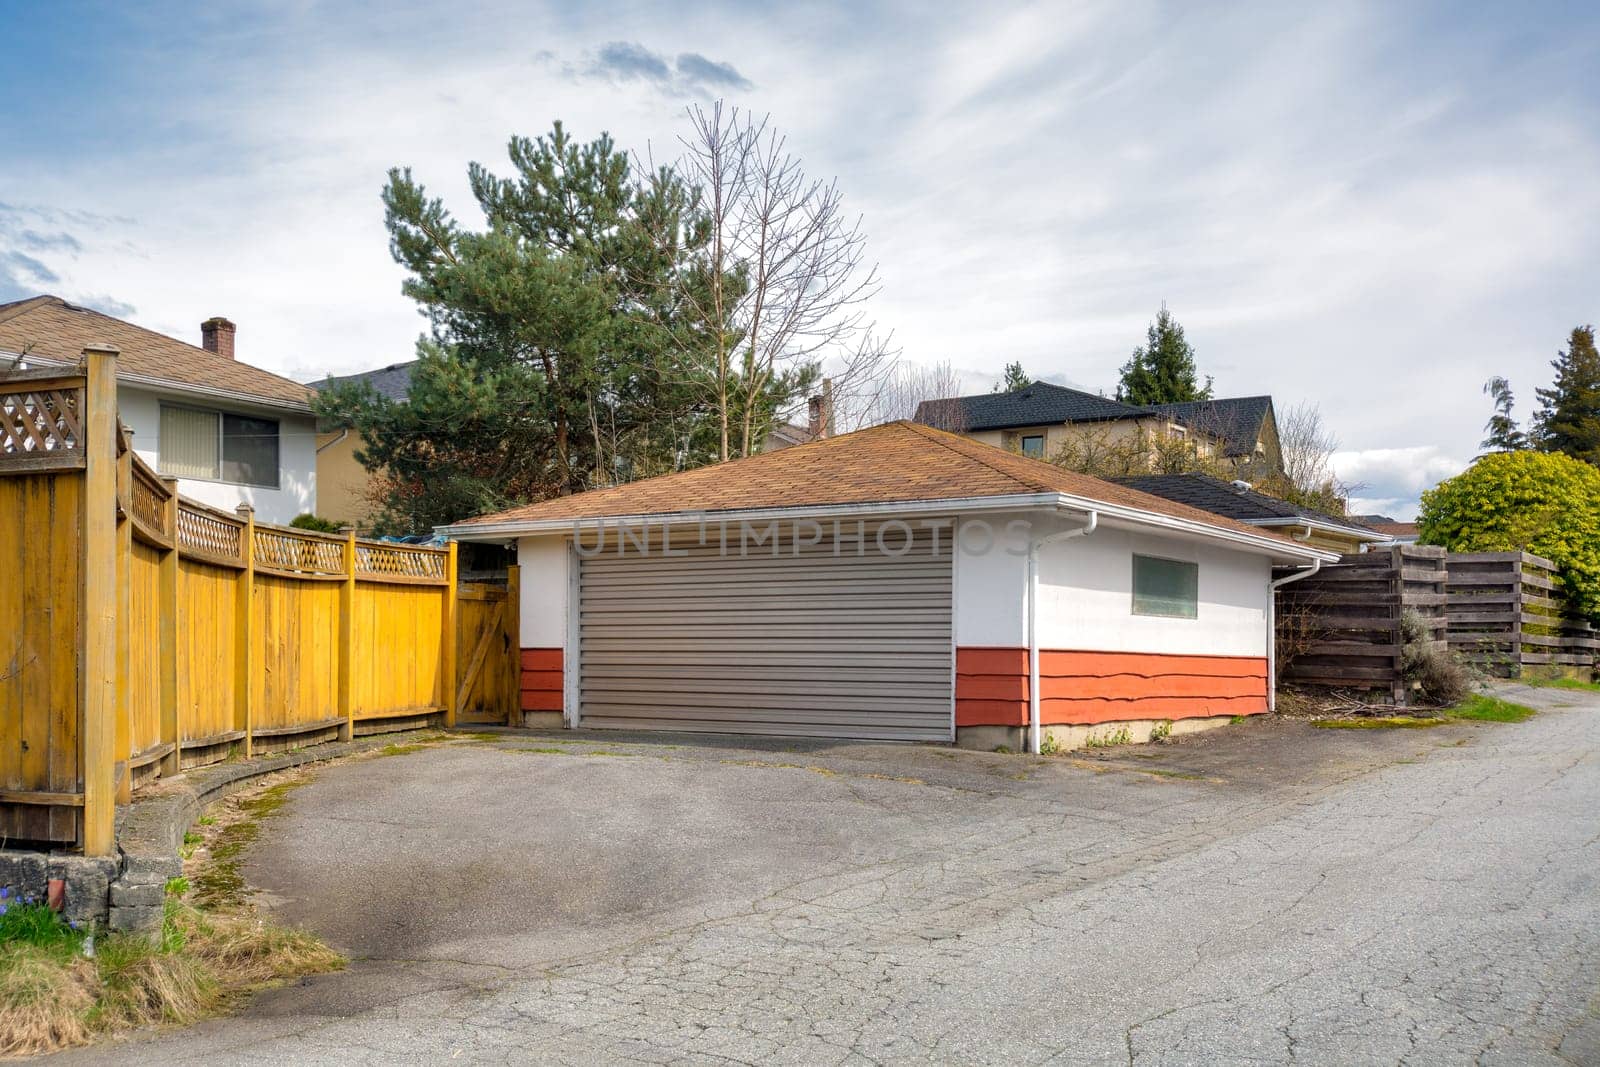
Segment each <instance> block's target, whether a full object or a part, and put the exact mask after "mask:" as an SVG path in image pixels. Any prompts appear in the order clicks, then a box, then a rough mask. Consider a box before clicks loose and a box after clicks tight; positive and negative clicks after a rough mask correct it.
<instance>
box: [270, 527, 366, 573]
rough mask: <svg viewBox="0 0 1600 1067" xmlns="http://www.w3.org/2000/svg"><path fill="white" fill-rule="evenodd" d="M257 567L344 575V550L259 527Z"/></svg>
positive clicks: (326, 542) (337, 543) (333, 543)
mask: <svg viewBox="0 0 1600 1067" xmlns="http://www.w3.org/2000/svg"><path fill="white" fill-rule="evenodd" d="M255 562H256V565H257V566H261V567H272V568H275V569H277V570H281V571H305V572H309V573H312V574H343V573H344V546H343V545H341V544H340V543H339V542H337V541H324V540H322V539H321V538H318V537H306V536H303V535H301V534H292V533H288V532H286V531H280V530H275V529H263V528H261V527H259V526H258V527H256V548H255Z"/></svg>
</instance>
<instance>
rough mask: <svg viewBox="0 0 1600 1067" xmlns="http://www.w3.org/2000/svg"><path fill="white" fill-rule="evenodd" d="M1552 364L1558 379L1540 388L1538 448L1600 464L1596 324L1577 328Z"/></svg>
mask: <svg viewBox="0 0 1600 1067" xmlns="http://www.w3.org/2000/svg"><path fill="white" fill-rule="evenodd" d="M1550 365H1551V366H1552V367H1554V368H1555V371H1556V378H1555V381H1554V382H1552V383H1551V385H1550V388H1549V389H1540V390H1537V392H1538V394H1539V403H1540V408H1539V412H1538V414H1537V415H1535V416H1534V436H1535V439H1536V441H1537V442H1538V445H1539V448H1540V449H1541V450H1543V451H1545V452H1565V453H1566V454H1567V455H1569V456H1572V457H1573V458H1575V459H1581V460H1583V461H1584V462H1585V463H1592V464H1594V465H1596V466H1600V352H1597V351H1595V347H1594V327H1593V326H1578V327H1576V328H1574V329H1573V331H1572V334H1571V335H1570V336H1569V337H1568V339H1567V350H1566V351H1565V352H1562V353H1560V354H1559V355H1557V356H1556V358H1555V359H1553V360H1551V361H1550Z"/></svg>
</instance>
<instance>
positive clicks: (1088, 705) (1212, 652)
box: [955, 515, 1271, 743]
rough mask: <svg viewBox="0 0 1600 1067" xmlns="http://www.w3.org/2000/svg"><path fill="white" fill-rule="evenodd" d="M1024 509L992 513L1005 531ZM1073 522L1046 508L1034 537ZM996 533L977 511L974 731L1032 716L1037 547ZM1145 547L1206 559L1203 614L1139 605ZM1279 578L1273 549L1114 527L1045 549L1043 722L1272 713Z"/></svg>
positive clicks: (964, 651) (962, 640) (971, 591)
mask: <svg viewBox="0 0 1600 1067" xmlns="http://www.w3.org/2000/svg"><path fill="white" fill-rule="evenodd" d="M1020 519H1022V516H1020V515H1016V516H996V517H990V518H985V519H984V520H983V523H984V526H985V527H986V528H992V529H994V530H995V531H997V532H999V531H1003V530H1004V529H1005V527H1006V524H1007V523H1008V522H1010V521H1012V520H1020ZM1071 525H1072V524H1071V523H1066V524H1041V523H1040V521H1039V520H1038V518H1037V516H1035V517H1034V518H1033V525H1032V527H1031V530H1030V531H1029V535H1031V536H1035V537H1037V536H1041V535H1043V534H1046V533H1050V532H1053V531H1054V530H1056V529H1067V528H1070V527H1071ZM1001 536H1004V535H1003V534H1001ZM1019 536H1020V535H1019ZM987 539H988V538H987V533H979V532H975V530H974V528H973V524H972V523H971V522H970V521H969V522H966V523H963V528H962V531H961V534H960V536H959V537H958V538H957V544H958V555H957V557H956V574H955V583H956V692H955V698H956V699H955V716H956V728H957V732H958V735H959V734H960V733H961V732H962V731H963V729H970V728H973V727H1001V728H1006V729H1009V730H1013V731H1015V730H1017V729H1020V728H1021V727H1023V726H1024V725H1026V724H1027V722H1028V632H1027V595H1026V590H1027V557H1026V553H1025V551H1024V552H1016V551H999V552H996V551H985V550H984V547H983V546H984V544H985V542H986V541H987ZM1135 554H1140V555H1149V556H1157V557H1161V558H1164V559H1177V560H1184V561H1187V562H1192V563H1195V564H1197V567H1198V577H1199V604H1198V610H1197V617H1196V618H1193V619H1178V618H1166V617H1159V616H1150V615H1136V614H1134V612H1133V557H1134V555H1135ZM1270 578H1271V564H1270V562H1269V561H1268V560H1267V558H1266V557H1264V556H1259V555H1253V554H1251V553H1247V552H1242V551H1235V550H1231V549H1228V548H1226V547H1222V546H1217V545H1214V544H1211V543H1207V542H1202V541H1199V540H1197V539H1194V538H1185V537H1164V536H1159V535H1156V534H1151V533H1147V532H1143V531H1134V530H1129V529H1118V528H1116V527H1108V526H1101V527H1100V528H1099V529H1097V530H1096V531H1095V532H1094V533H1092V534H1090V535H1089V536H1087V537H1077V538H1073V539H1070V540H1064V541H1058V542H1054V543H1049V544H1045V545H1044V546H1043V547H1042V548H1041V549H1040V550H1039V612H1038V624H1039V649H1040V653H1039V676H1040V686H1039V688H1040V721H1041V723H1043V724H1045V725H1059V726H1096V725H1100V724H1106V723H1153V722H1160V721H1165V720H1188V719H1192V720H1207V719H1224V717H1232V716H1234V715H1254V714H1259V713H1261V712H1265V711H1266V710H1267V703H1268V702H1267V655H1268V640H1269V638H1268V633H1267V614H1268V607H1269V599H1268V598H1269V597H1270V595H1271V594H1270V587H1269V585H1268V582H1269V580H1270ZM1224 721H1225V719H1224ZM985 736H987V735H985ZM1013 743H1015V742H1014V741H1013Z"/></svg>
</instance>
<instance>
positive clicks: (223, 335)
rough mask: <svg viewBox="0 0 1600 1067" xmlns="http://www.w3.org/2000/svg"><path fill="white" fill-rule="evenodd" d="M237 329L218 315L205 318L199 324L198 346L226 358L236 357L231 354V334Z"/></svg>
mask: <svg viewBox="0 0 1600 1067" xmlns="http://www.w3.org/2000/svg"><path fill="white" fill-rule="evenodd" d="M238 329H239V328H238V327H237V326H235V325H234V324H233V323H231V322H229V321H228V320H227V319H225V318H223V317H222V316H220V315H219V316H217V317H216V318H214V319H207V320H206V321H204V322H202V323H201V324H200V347H201V348H204V349H205V350H206V351H207V352H215V353H216V354H217V355H219V356H224V357H226V358H227V359H235V358H237V357H236V356H234V354H233V335H234V333H235V332H236V331H237V330H238Z"/></svg>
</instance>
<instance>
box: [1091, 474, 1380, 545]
mask: <svg viewBox="0 0 1600 1067" xmlns="http://www.w3.org/2000/svg"><path fill="white" fill-rule="evenodd" d="M1112 480H1113V481H1115V482H1116V483H1117V484H1118V485H1126V486H1127V487H1129V488H1130V489H1137V490H1139V491H1140V492H1141V493H1149V494H1150V495H1151V496H1159V497H1163V498H1165V499H1167V500H1172V501H1175V502H1177V503H1179V504H1188V505H1189V506H1190V507H1195V508H1199V509H1200V510H1201V511H1209V512H1211V513H1212V514H1213V515H1223V516H1226V517H1227V518H1230V519H1237V520H1239V521H1240V522H1246V523H1249V522H1260V521H1262V520H1271V519H1309V520H1311V521H1312V522H1320V523H1326V524H1327V525H1329V526H1337V527H1339V528H1341V529H1345V530H1349V531H1350V532H1351V533H1355V534H1370V533H1373V532H1374V531H1373V530H1372V529H1370V528H1369V527H1367V526H1364V525H1362V524H1361V523H1359V522H1356V521H1354V520H1352V519H1350V518H1349V517H1340V516H1336V515H1329V514H1326V513H1325V512H1321V511H1317V510H1315V509H1313V508H1303V507H1300V506H1299V505H1297V504H1291V503H1290V502H1289V501H1287V500H1279V499H1278V498H1277V497H1275V496H1268V495H1267V494H1265V493H1258V492H1256V491H1255V490H1254V489H1241V488H1240V487H1239V486H1236V485H1232V484H1230V483H1228V482H1225V481H1222V480H1221V479H1220V478H1213V477H1211V476H1210V475H1209V474H1195V473H1191V474H1143V475H1138V476H1136V477H1132V478H1114V479H1112Z"/></svg>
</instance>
